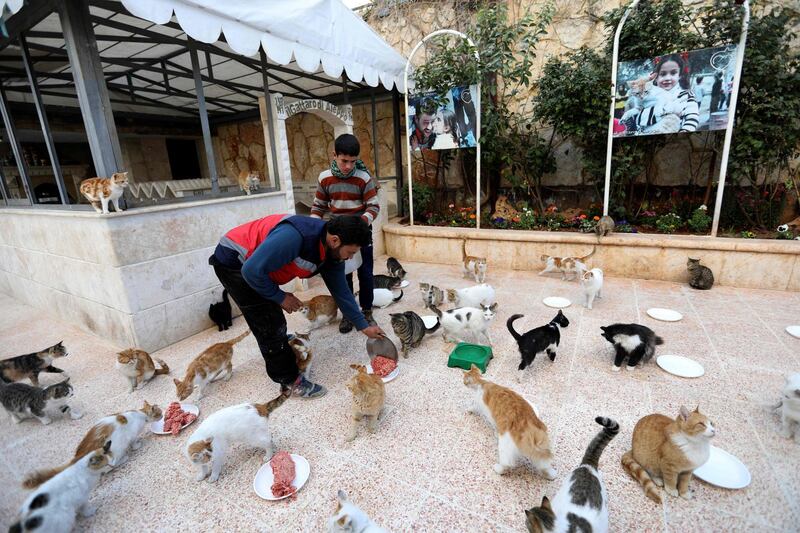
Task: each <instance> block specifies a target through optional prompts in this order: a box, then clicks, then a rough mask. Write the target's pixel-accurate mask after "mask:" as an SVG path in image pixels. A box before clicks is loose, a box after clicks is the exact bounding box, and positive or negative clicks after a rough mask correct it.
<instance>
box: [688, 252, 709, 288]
mask: <svg viewBox="0 0 800 533" xmlns="http://www.w3.org/2000/svg"><path fill="white" fill-rule="evenodd" d="M688 259H689V260H688V261H686V269H687V270H688V271H689V286H690V287H691V288H693V289H700V290H702V291H707V290H708V289H710V288H711V287H712V286H713V285H714V273H713V272H711V269H710V268H708V267H707V266H703V265H701V264H700V260H699V259H692V258H691V257H690V258H688Z"/></svg>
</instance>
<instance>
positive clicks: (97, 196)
mask: <svg viewBox="0 0 800 533" xmlns="http://www.w3.org/2000/svg"><path fill="white" fill-rule="evenodd" d="M127 186H128V173H127V172H115V173H114V174H112V175H111V177H110V178H90V179H88V180H83V181H82V182H81V187H80V191H81V194H82V195H84V196H85V197H86V199H87V200H89V202H90V203H91V204H92V207H94V210H95V211H97V212H98V213H103V214H104V215H107V214H108V202H113V204H114V211H117V212H121V211H122V209H121V208H120V207H119V199H120V197H121V196H122V193H123V192H125V187H127Z"/></svg>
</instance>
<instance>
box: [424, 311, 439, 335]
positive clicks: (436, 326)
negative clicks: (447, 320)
mask: <svg viewBox="0 0 800 533" xmlns="http://www.w3.org/2000/svg"><path fill="white" fill-rule="evenodd" d="M428 308H429V309H432V310H433V312H434V313H436V316H437V317H438V318H437V320H436V324H434V326H433V327H432V328H427V327H426V328H425V333H433V332H434V331H436V330H437V329H439V326H441V325H442V312H441V311H440V310H439V308H438V307H436V306H435V305H429V306H428Z"/></svg>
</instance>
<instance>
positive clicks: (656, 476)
mask: <svg viewBox="0 0 800 533" xmlns="http://www.w3.org/2000/svg"><path fill="white" fill-rule="evenodd" d="M715 433H716V429H715V428H714V425H713V424H712V423H711V420H709V419H708V417H707V416H706V415H704V414H702V413H700V410H699V408H696V409H695V410H694V411H692V412H691V413H690V412H689V410H688V409H686V407H683V406H681V408H680V412H679V414H678V416H677V417H675V419H674V420H673V419H671V418H669V417H668V416H664V415H661V414H652V415H647V416H645V417H644V418H642V419H640V420H639V421H638V422H637V423H636V427H634V428H633V437H632V439H631V444H632V446H631V449H630V450H629V451H627V452H625V454H623V456H622V468H623V469H624V470H625V471H626V472H627V473H628V474H630V476H631V477H632V478H633V479H635V480H636V481H638V482H639V484H640V485H642V487H643V488H644V492H645V494H646V495H647V497H648V498H650V499H651V500H653V501H654V502H656V503H661V494H660V492H659V490H658V488H657V487H656V485H658V486H659V487H664V490H665V491H666V492H667V494H669V495H670V496H680V497H681V498H684V499H686V500H690V499H691V498H692V491H691V490H689V480H690V479H691V477H692V472H693V471H694V470H695V469H696V468H698V467H699V466H701V465H703V464H704V463H705V462H706V461H707V460H708V456H709V454H710V452H711V449H710V448H711V444H710V442H709V441H710V440H711V438H712V437H713V436H714V435H715Z"/></svg>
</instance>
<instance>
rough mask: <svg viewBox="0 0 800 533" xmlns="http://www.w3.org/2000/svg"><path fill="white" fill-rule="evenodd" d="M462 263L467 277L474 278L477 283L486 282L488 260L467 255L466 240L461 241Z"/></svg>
mask: <svg viewBox="0 0 800 533" xmlns="http://www.w3.org/2000/svg"><path fill="white" fill-rule="evenodd" d="M461 263H462V264H463V267H464V275H465V276H467V277H470V276H472V277H473V278H474V279H475V283H483V282H484V281H486V269H487V267H488V265H487V263H486V258H485V257H475V256H474V255H467V240H466V239H464V240H462V241H461Z"/></svg>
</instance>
